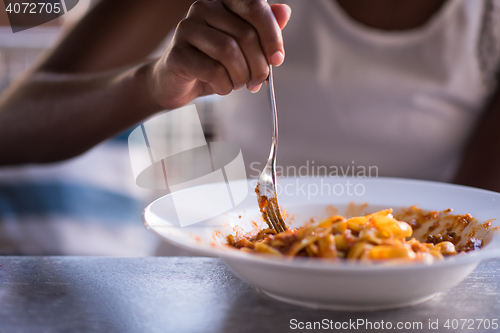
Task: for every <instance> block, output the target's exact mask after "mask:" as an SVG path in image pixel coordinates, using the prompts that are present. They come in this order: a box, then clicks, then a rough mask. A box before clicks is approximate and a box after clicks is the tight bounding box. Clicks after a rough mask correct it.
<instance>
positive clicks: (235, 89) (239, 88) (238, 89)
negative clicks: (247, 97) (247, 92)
mask: <svg viewBox="0 0 500 333" xmlns="http://www.w3.org/2000/svg"><path fill="white" fill-rule="evenodd" d="M243 87H244V86H241V87H238V88H234V91H240V90H241V89H243Z"/></svg>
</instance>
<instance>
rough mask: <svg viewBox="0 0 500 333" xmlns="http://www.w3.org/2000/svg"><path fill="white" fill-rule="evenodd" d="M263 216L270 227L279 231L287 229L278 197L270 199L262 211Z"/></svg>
mask: <svg viewBox="0 0 500 333" xmlns="http://www.w3.org/2000/svg"><path fill="white" fill-rule="evenodd" d="M262 216H263V217H264V220H265V221H266V223H267V224H268V225H269V227H270V228H272V229H274V230H276V232H278V233H279V232H283V231H286V230H287V227H286V224H285V221H284V220H283V217H282V216H281V212H280V209H279V207H278V201H277V200H276V197H274V198H272V199H269V200H268V203H267V205H266V207H265V208H264V211H263V212H262Z"/></svg>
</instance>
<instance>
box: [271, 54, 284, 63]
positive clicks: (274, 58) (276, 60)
mask: <svg viewBox="0 0 500 333" xmlns="http://www.w3.org/2000/svg"><path fill="white" fill-rule="evenodd" d="M283 60H285V57H284V56H283V53H281V52H280V51H276V52H275V53H274V54H273V55H272V56H271V64H272V65H274V66H279V65H281V64H282V63H283Z"/></svg>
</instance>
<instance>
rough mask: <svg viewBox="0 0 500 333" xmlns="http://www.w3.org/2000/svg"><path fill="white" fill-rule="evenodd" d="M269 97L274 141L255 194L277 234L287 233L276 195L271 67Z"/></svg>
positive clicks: (270, 226)
mask: <svg viewBox="0 0 500 333" xmlns="http://www.w3.org/2000/svg"><path fill="white" fill-rule="evenodd" d="M266 86H267V96H268V97H269V105H270V107H271V115H272V119H273V140H272V144H271V152H270V153H269V158H268V159H267V163H266V166H265V167H264V170H262V173H261V174H260V177H259V181H258V182H257V187H256V188H255V192H256V193H257V200H258V202H259V207H260V211H261V213H262V217H263V218H264V221H266V223H267V225H268V226H269V228H271V229H274V230H276V232H278V233H279V232H282V231H286V230H287V227H286V225H285V221H284V220H283V217H282V216H281V212H280V209H279V206H278V196H277V195H276V150H277V148H278V113H277V112H276V99H275V97H274V83H273V66H269V76H268V78H267V79H266Z"/></svg>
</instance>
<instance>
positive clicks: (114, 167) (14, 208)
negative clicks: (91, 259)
mask: <svg viewBox="0 0 500 333" xmlns="http://www.w3.org/2000/svg"><path fill="white" fill-rule="evenodd" d="M94 2H96V1H92V0H80V1H79V2H78V4H77V6H76V7H75V8H74V9H73V10H71V11H70V12H69V13H67V14H65V15H63V16H61V17H59V18H58V19H55V20H53V21H50V22H48V23H46V24H43V25H41V26H37V27H35V28H32V29H28V30H24V31H21V32H17V33H12V30H11V28H10V25H9V20H8V17H7V14H6V11H5V7H4V3H3V2H2V3H1V4H0V93H1V92H2V91H3V90H5V88H6V87H7V86H9V85H10V84H12V83H13V82H15V81H16V80H17V79H19V78H20V77H21V76H22V74H23V73H24V72H25V71H26V70H27V69H29V68H30V66H32V65H33V63H34V62H35V60H36V59H37V58H38V57H39V56H41V55H43V52H46V51H48V50H50V48H51V47H53V46H54V45H55V44H56V43H57V41H58V39H59V38H60V37H61V36H62V35H63V34H64V32H65V31H67V29H69V28H71V26H72V25H73V24H74V23H75V22H76V21H77V20H78V19H79V18H80V17H81V16H82V15H84V14H85V12H86V11H88V10H89V8H90V7H91V6H92V5H93V3H94ZM165 45H166V43H165V44H164V45H162V46H161V47H159V48H158V50H157V52H155V53H154V54H152V55H151V57H154V56H156V55H159V54H161V53H162V51H163V50H164V47H165ZM196 106H197V109H198V113H199V115H200V118H201V121H202V124H203V128H204V133H205V136H206V139H207V141H211V139H212V137H213V131H214V124H215V122H214V119H213V118H214V117H213V107H212V100H211V99H210V98H205V99H201V100H199V101H197V102H196ZM189 126H190V124H189V122H184V121H183V124H182V127H183V130H182V131H180V130H179V131H177V130H170V131H167V133H169V134H168V135H169V137H168V140H169V142H170V143H171V144H175V142H177V141H178V140H190V138H189V135H190V133H191V132H190V131H189V130H185V129H186V128H189ZM129 133H130V130H128V131H126V132H124V133H122V134H121V135H119V136H117V137H115V138H113V139H111V140H108V141H106V142H103V143H101V144H99V145H98V146H96V147H94V148H93V149H91V150H90V151H88V152H86V153H85V154H83V155H80V156H78V157H76V158H73V159H70V160H68V161H63V162H60V163H54V164H49V165H26V166H7V167H0V254H7V255H111V256H149V255H180V254H184V253H183V251H181V250H177V249H174V248H172V247H170V246H168V245H167V244H162V243H161V242H160V240H159V239H158V238H157V237H156V236H154V235H153V234H151V233H149V232H148V231H147V230H146V229H145V227H144V226H143V224H142V220H141V213H142V210H143V209H144V208H145V207H146V205H147V204H149V203H150V202H152V201H153V200H154V199H156V198H158V197H160V196H162V195H164V194H165V193H166V191H161V190H148V189H142V188H140V187H138V186H137V185H136V184H135V180H134V177H133V174H132V170H131V166H130V160H129V155H128V147H127V139H128V134H129ZM0 144H9V143H8V142H0Z"/></svg>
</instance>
